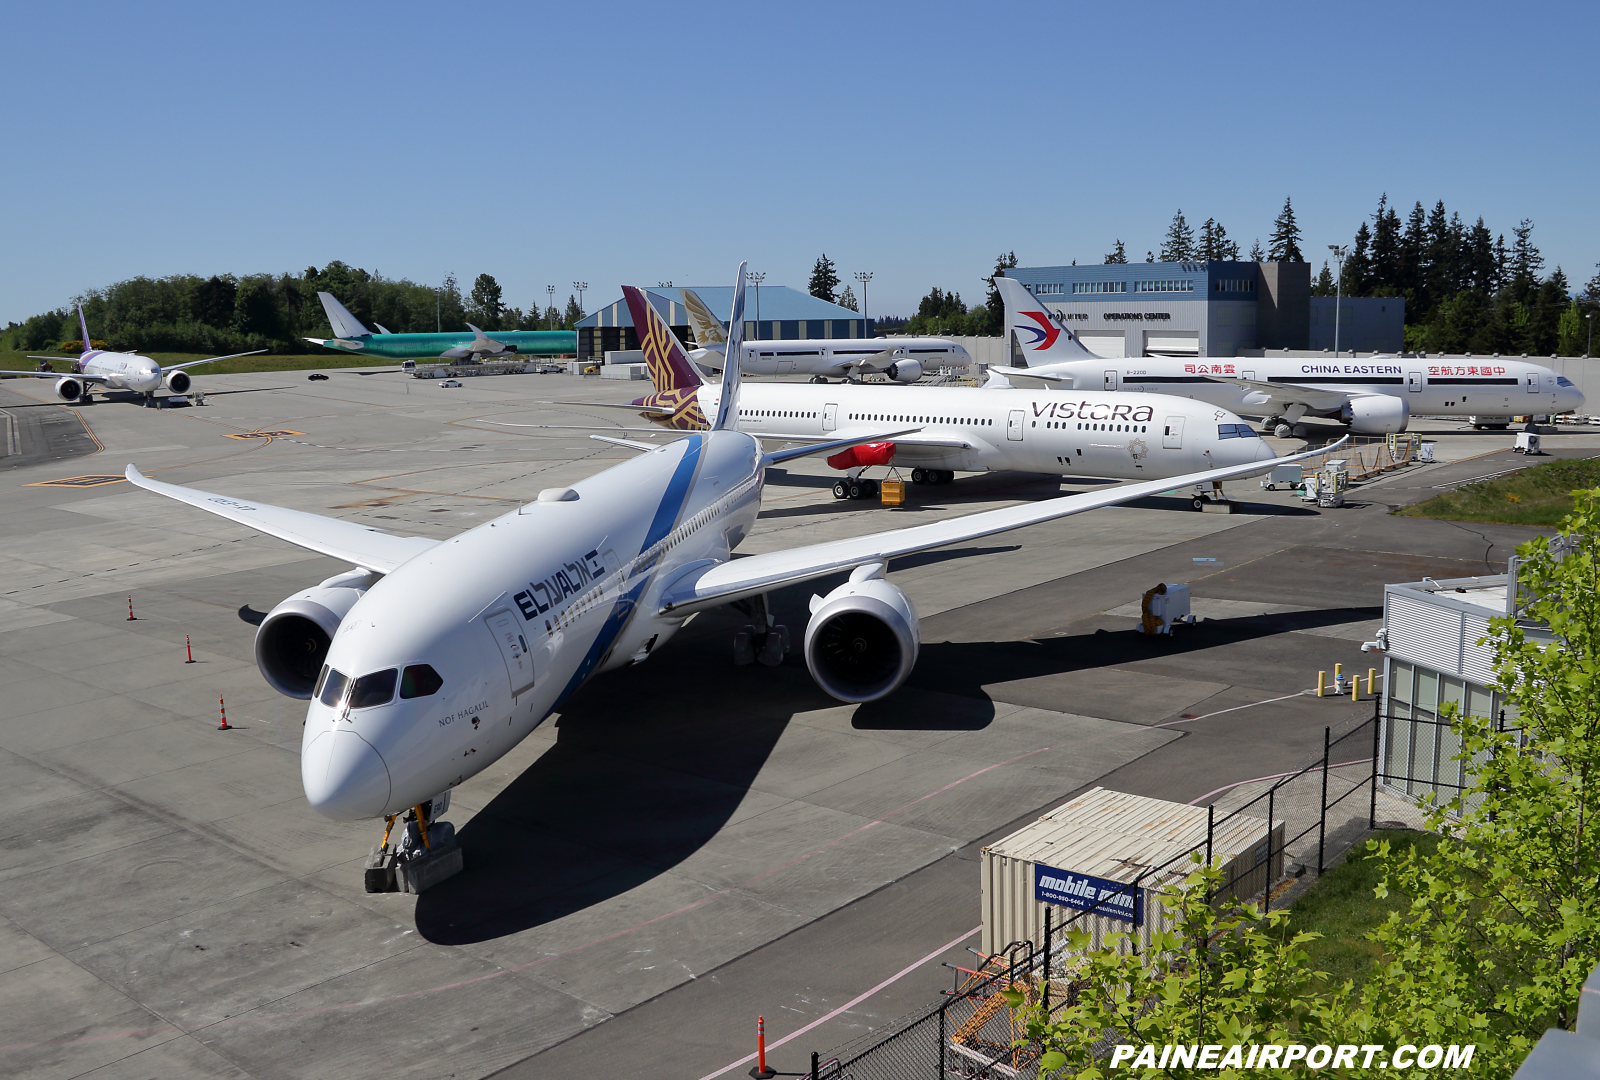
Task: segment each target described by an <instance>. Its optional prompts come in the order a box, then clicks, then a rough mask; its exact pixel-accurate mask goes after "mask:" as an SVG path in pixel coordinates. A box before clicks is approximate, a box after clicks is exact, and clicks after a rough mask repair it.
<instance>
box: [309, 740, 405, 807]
mask: <svg viewBox="0 0 1600 1080" xmlns="http://www.w3.org/2000/svg"><path fill="white" fill-rule="evenodd" d="M300 783H301V784H302V785H303V786H304V787H305V791H306V801H307V802H309V803H310V804H311V808H312V809H313V810H315V811H316V812H317V813H319V814H321V815H323V816H324V817H331V818H334V819H335V820H337V821H361V820H363V819H365V818H373V817H380V816H382V814H383V811H384V808H385V807H386V806H387V805H388V803H389V768H388V766H387V765H385V764H384V761H383V758H382V756H380V755H379V753H378V752H377V751H376V750H374V749H373V748H372V745H371V744H370V743H368V742H367V740H365V739H363V738H362V737H361V736H360V735H358V734H356V733H355V732H354V731H351V730H350V729H349V728H348V727H343V726H340V727H336V728H334V729H333V730H331V731H324V732H322V733H321V734H320V735H318V736H317V737H316V738H314V739H312V740H311V742H310V744H308V745H307V746H306V748H305V749H304V750H303V751H302V752H301V755H300Z"/></svg>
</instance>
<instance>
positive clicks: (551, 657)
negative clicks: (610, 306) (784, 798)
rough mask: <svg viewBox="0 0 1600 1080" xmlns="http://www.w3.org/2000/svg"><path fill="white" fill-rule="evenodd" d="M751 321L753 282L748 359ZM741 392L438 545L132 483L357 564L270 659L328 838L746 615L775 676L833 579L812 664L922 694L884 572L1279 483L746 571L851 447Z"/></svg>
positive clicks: (862, 687)
mask: <svg viewBox="0 0 1600 1080" xmlns="http://www.w3.org/2000/svg"><path fill="white" fill-rule="evenodd" d="M743 307H744V267H743V266H742V265H741V266H740V268H739V277H738V280H737V285H736V287H735V289H734V294H733V311H732V315H733V318H732V321H731V326H732V330H731V335H730V341H729V344H730V347H731V348H730V355H734V356H737V355H738V349H737V346H738V343H739V337H740V333H741V330H742V327H743ZM643 346H644V349H645V351H646V352H647V353H654V354H655V355H657V356H658V357H659V356H662V355H665V351H666V350H669V349H675V348H676V347H677V343H676V340H675V339H674V338H673V337H672V335H671V333H670V332H666V333H662V332H661V331H660V330H659V328H657V327H656V326H653V325H652V326H650V327H649V332H648V333H647V334H646V335H645V339H644V342H643ZM739 390H740V387H739V375H738V370H737V366H736V365H732V364H730V365H728V367H727V369H726V370H725V371H724V373H723V380H722V392H721V395H720V398H719V401H718V405H717V409H716V412H715V413H714V414H713V415H712V417H711V418H710V419H711V423H710V429H709V430H707V431H697V432H690V433H687V434H685V435H684V436H683V437H682V438H681V439H677V440H675V441H672V442H669V443H667V444H665V445H654V444H646V443H632V442H629V441H628V440H623V439H611V440H610V441H612V442H616V443H620V444H622V445H624V446H629V447H631V448H632V449H636V450H638V451H639V454H638V456H637V457H635V458H632V459H630V460H628V461H625V462H623V463H621V464H619V465H616V466H613V467H612V468H609V469H606V470H605V471H603V472H600V473H597V474H596V475H594V476H592V477H590V478H588V479H587V480H582V481H579V482H578V483H576V484H574V485H573V486H572V487H569V488H550V489H547V490H544V491H541V492H540V493H539V495H538V499H537V501H535V502H532V503H530V504H528V505H527V506H524V507H521V508H519V509H518V510H516V511H513V512H509V513H506V514H503V515H501V516H500V517H497V518H495V519H494V520H493V521H488V522H485V523H483V524H481V525H479V526H477V527H476V528H473V529H471V530H468V531H467V532H464V533H461V534H460V535H458V536H455V537H452V538H451V539H449V540H445V541H435V540H428V539H423V538H421V537H406V536H394V535H390V534H387V533H383V532H379V531H377V530H374V529H371V528H369V527H367V526H364V525H358V524H356V523H354V522H349V521H340V520H337V519H334V518H328V517H323V516H320V515H317V514H310V513H304V512H301V511H297V510H289V509H284V508H281V507H274V506H267V505H265V504H262V503H258V502H255V501H253V500H249V499H235V498H229V497H227V496H223V495H214V494H211V493H209V492H205V491H198V490H195V489H193V488H186V487H178V486H175V485H172V484H166V483H161V482H158V481H154V480H149V479H146V478H145V477H144V476H142V475H141V474H140V473H139V471H138V470H137V469H135V468H134V467H133V466H132V465H129V466H128V469H127V476H128V479H129V480H131V481H132V482H133V483H134V484H137V485H138V486H140V487H143V488H146V489H148V490H150V491H153V492H156V493H158V494H161V495H165V496H168V497H170V498H173V499H176V500H178V501H180V502H184V503H187V504H189V505H191V506H194V507H197V508H199V509H202V510H206V511H209V512H210V513H213V514H217V515H220V516H221V517H224V518H227V519H229V520H231V521H235V522H238V523H240V524H243V525H246V526H248V527H250V528H252V529H255V530H257V531H259V532H263V533H266V534H268V535H271V536H276V537H279V538H280V539H283V540H287V541H289V542H290V543H293V544H297V545H299V546H301V547H303V548H307V549H309V550H311V551H316V552H319V553H321V554H324V555H330V556H333V557H335V558H338V559H343V560H348V561H349V562H350V563H351V564H353V568H352V569H351V570H350V571H349V572H347V573H343V574H340V575H338V576H336V577H332V578H329V579H328V580H326V581H324V582H322V583H321V584H320V585H317V586H315V587H314V588H311V589H307V590H305V591H304V592H301V593H297V594H296V595H294V596H292V597H290V598H289V599H287V600H285V601H284V602H283V603H281V604H279V605H278V606H277V607H275V608H274V609H273V610H272V611H271V612H270V613H269V614H268V615H267V617H266V618H265V619H264V620H263V621H262V623H261V626H260V628H259V630H258V631H257V634H256V641H255V654H256V662H257V664H258V665H259V666H260V669H261V672H262V674H263V675H264V676H265V677H266V679H267V681H268V682H269V683H270V684H271V685H272V686H273V687H275V688H276V689H277V690H279V691H280V692H282V693H284V694H287V695H289V696H291V697H298V698H304V699H306V700H307V701H308V706H307V714H306V723H305V732H304V736H303V739H302V744H301V779H302V782H303V784H304V787H305V793H306V798H307V799H308V800H309V801H310V803H311V805H312V806H313V807H314V808H315V809H316V810H317V811H319V812H320V813H322V814H325V815H327V816H329V817H333V818H340V819H347V820H359V819H363V818H375V817H386V816H391V815H395V814H398V813H401V812H402V811H404V810H406V809H407V808H416V807H423V806H424V805H425V804H430V801H431V800H432V799H433V798H434V797H436V796H442V795H444V794H445V793H447V792H448V791H449V790H450V789H451V788H453V787H455V786H456V785H458V784H460V783H461V782H462V781H464V780H466V779H467V778H468V777H470V776H472V775H474V774H476V773H478V772H480V771H482V770H483V769H484V768H485V767H486V766H488V765H489V764H491V763H492V762H494V761H495V760H496V759H497V758H499V757H500V756H501V755H503V754H505V753H506V752H507V751H508V750H510V749H511V748H512V747H514V746H516V745H517V743H518V742H520V741H521V740H522V739H523V737H524V736H526V735H527V734H528V733H529V732H530V731H532V730H533V729H534V728H536V727H538V726H539V724H540V723H541V722H543V721H544V719H545V718H546V717H547V716H549V715H550V714H551V712H552V711H553V710H555V709H557V708H559V707H560V706H561V704H562V702H564V701H565V700H566V699H567V698H568V696H569V695H571V694H572V693H573V691H575V690H576V689H577V688H578V687H580V686H582V685H583V684H584V682H585V681H587V680H588V679H591V678H593V677H595V676H596V675H597V674H599V673H601V672H604V671H606V670H608V669H612V668H619V667H622V666H625V665H628V664H636V663H641V662H643V661H645V660H647V659H648V658H649V657H650V656H651V655H653V654H654V653H656V652H659V651H660V650H661V649H662V648H663V647H664V646H665V645H666V644H667V642H668V641H669V640H670V639H671V638H672V636H673V634H675V633H676V632H677V631H678V630H679V628H681V627H682V626H683V624H684V622H685V620H686V619H687V618H688V617H689V616H690V615H692V614H693V613H695V612H697V611H700V610H703V609H706V608H711V607H715V606H718V605H722V604H728V603H731V602H733V601H739V600H743V601H745V602H746V603H748V604H750V605H751V606H752V608H753V610H754V612H755V618H754V624H755V627H759V630H754V628H752V629H753V633H751V634H746V635H742V636H741V639H738V640H736V642H735V646H736V659H743V660H750V659H759V660H761V661H763V662H765V663H768V664H776V663H778V662H780V661H781V660H782V658H783V654H784V652H785V651H786V649H787V647H788V640H789V635H788V632H787V630H786V629H785V628H783V627H778V626H774V625H772V622H771V618H770V616H769V615H768V614H767V606H766V602H765V597H766V595H767V594H768V593H769V592H771V591H772V590H774V589H780V588H783V587H785V586H789V585H796V584H799V583H802V582H807V581H812V580H815V579H817V578H822V577H826V576H828V575H832V574H839V573H845V574H848V580H847V581H846V582H845V583H844V584H842V585H839V586H838V587H837V588H835V589H833V590H832V591H830V592H829V593H828V595H826V596H819V597H816V598H815V599H813V600H812V602H811V618H810V622H809V625H808V626H807V627H806V630H805V634H804V644H803V649H804V654H805V659H806V664H807V666H808V667H809V669H810V671H811V674H812V676H813V677H814V678H815V679H816V681H817V683H818V684H819V685H820V686H821V687H822V688H823V689H825V690H826V691H827V692H828V693H830V694H832V695H833V696H834V697H836V698H839V699H840V700H842V701H852V702H860V701H870V700H873V699H875V698H880V697H883V696H884V695H885V694H888V693H890V692H892V691H893V690H895V688H897V687H898V686H900V684H901V683H902V682H904V681H905V679H906V677H907V676H908V675H909V674H910V673H911V669H912V665H913V664H915V663H916V660H917V653H918V649H919V647H920V641H921V638H920V633H919V630H918V622H917V613H916V610H915V608H913V607H912V604H911V602H910V600H908V599H907V598H906V596H905V595H904V594H903V593H902V592H901V591H900V590H899V589H898V588H896V587H895V586H894V584H892V583H891V582H890V581H889V580H887V578H886V577H885V570H886V567H887V565H888V562H889V560H890V559H892V558H895V557H897V556H901V555H906V554H909V553H912V552H917V551H923V550H926V549H929V548H936V547H943V546H945V545H949V544H961V543H966V542H969V541H971V540H973V539H976V538H978V537H983V536H990V535H993V534H995V533H1001V532H1005V531H1007V530H1010V529H1017V528H1021V527H1023V526H1027V525H1036V524H1039V523H1041V522H1047V521H1051V520H1054V519H1056V518H1063V517H1067V516H1068V515H1071V514H1078V513H1082V512H1084V511H1086V510H1093V509H1096V508H1098V507H1103V506H1111V505H1114V504H1117V503H1122V502H1127V501H1129V500H1131V499H1137V498H1140V497H1142V496H1145V495H1150V494H1153V493H1156V492H1159V491H1163V490H1166V489H1167V488H1170V487H1172V486H1173V485H1174V484H1175V483H1176V484H1184V483H1187V482H1190V481H1200V480H1212V479H1230V478H1235V477H1242V476H1247V475H1250V474H1252V473H1257V472H1260V471H1262V470H1264V469H1266V468H1268V467H1270V465H1271V464H1272V463H1271V462H1252V463H1249V464H1242V465H1237V466H1233V467H1230V468H1219V469H1211V470H1206V471H1205V472H1203V473H1199V474H1196V475H1194V476H1188V477H1178V478H1175V479H1169V480H1158V481H1152V482H1149V483H1142V484H1132V485H1129V486H1126V487H1118V488H1112V489H1110V490H1101V491H1096V492H1093V493H1091V494H1083V495H1073V496H1068V497H1065V498H1058V499H1050V500H1046V501H1043V502H1037V503H1029V504H1024V505H1019V506H1012V507H1007V508H1004V509H1000V510H991V511H987V512H983V513H977V514H972V515H969V516H966V517H958V518H952V519H949V520H946V521H941V522H936V523H933V524H927V525H917V526H912V527H909V528H901V529H891V530H888V531H885V532H879V533H873V534H870V535H867V536H860V537H855V538H852V539H846V540H835V541H831V542H827V543H820V544H811V545H807V546H804V547H799V548H791V549H789V550H784V551H774V552H769V553H765V554H760V555H753V556H750V557H748V558H743V559H733V558H732V552H733V549H734V548H736V547H737V546H738V545H739V543H740V542H741V541H742V540H743V539H744V538H745V537H746V536H747V535H749V533H750V531H751V529H752V528H753V527H754V526H755V522H756V515H757V513H758V512H759V510H760V508H761V493H762V486H763V482H764V480H765V476H766V472H767V470H768V469H769V468H770V467H771V466H773V465H775V464H777V463H779V462H781V461H784V460H787V459H789V458H791V457H796V456H798V455H801V454H807V453H817V452H822V451H826V450H830V449H835V448H837V447H838V446H840V445H841V443H846V444H847V443H850V442H854V441H855V440H841V443H824V444H821V445H819V446H812V447H805V448H802V449H798V450H785V451H780V452H770V451H768V450H766V449H765V448H764V447H763V446H762V443H761V440H760V439H759V438H758V437H756V436H754V435H749V434H746V433H744V432H741V431H739V430H737V429H736V426H735V420H736V418H737V416H738V410H739ZM892 433H893V432H892V429H889V430H885V431H883V432H881V433H880V435H888V434H892ZM1283 460H1286V461H1294V460H1298V459H1297V458H1286V459H1283ZM968 550H979V549H977V548H969V549H968ZM956 554H960V551H959V550H958V551H957V552H956Z"/></svg>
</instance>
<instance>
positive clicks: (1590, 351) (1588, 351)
mask: <svg viewBox="0 0 1600 1080" xmlns="http://www.w3.org/2000/svg"><path fill="white" fill-rule="evenodd" d="M1584 318H1585V319H1588V320H1589V347H1588V348H1587V349H1585V350H1583V355H1585V356H1593V355H1594V312H1592V311H1591V312H1589V314H1587V315H1585V316H1584Z"/></svg>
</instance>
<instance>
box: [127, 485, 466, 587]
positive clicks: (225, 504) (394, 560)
mask: <svg viewBox="0 0 1600 1080" xmlns="http://www.w3.org/2000/svg"><path fill="white" fill-rule="evenodd" d="M123 475H124V476H126V477H127V478H128V482H129V483H131V484H134V485H135V486H137V487H142V488H144V489H145V490H146V491H153V492H155V493H156V494H157V495H165V496H166V497H167V498H169V499H176V500H177V501H178V502H182V503H188V504H189V505H190V506H194V507H198V508H199V509H201V510H206V511H209V512H211V513H213V514H216V515H217V516H218V517H225V518H227V519H228V520H229V521H236V522H238V523H239V524H240V525H244V526H246V527H248V528H251V529H254V530H256V531H257V532H263V533H266V534H267V535H268V536H276V537H277V538H278V539H279V540H287V541H288V542H289V543H291V544H295V545H297V546H299V547H303V548H305V549H307V550H308V551H315V552H317V553H318V554H319V555H331V556H333V557H334V558H335V559H344V560H346V561H348V562H352V563H355V564H356V565H357V566H360V567H364V568H366V569H368V570H372V571H374V572H376V573H379V574H387V573H388V572H389V571H391V570H393V569H395V568H396V567H398V566H399V565H400V564H401V563H404V562H407V561H408V560H410V559H411V558H413V557H415V556H417V555H420V554H422V553H423V552H424V551H427V550H428V549H429V548H432V547H434V546H435V545H436V544H438V543H439V541H437V540H429V539H427V538H425V537H421V536H395V535H393V534H391V533H386V532H379V531H378V530H377V529H374V528H373V527H372V526H370V525H358V524H356V523H355V522H353V521H341V520H340V519H338V518H331V517H324V516H323V515H321V514H308V513H306V512H305V511H303V510H290V509H287V508H286V507H282V506H268V505H267V504H266V503H256V502H246V501H244V500H242V499H230V498H228V497H227V496H225V495H213V494H212V493H211V492H209V491H201V490H199V489H198V488H189V487H179V486H178V485H177V484H163V483H162V482H161V481H159V480H151V479H149V478H148V477H146V476H145V475H144V474H143V473H141V472H140V471H139V470H138V469H136V468H134V467H133V465H132V464H129V466H128V468H127V471H126V472H125V473H124V474H123Z"/></svg>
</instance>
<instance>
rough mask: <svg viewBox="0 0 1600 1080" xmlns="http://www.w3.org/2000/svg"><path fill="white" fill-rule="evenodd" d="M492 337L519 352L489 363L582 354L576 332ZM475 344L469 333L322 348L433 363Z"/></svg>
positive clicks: (369, 339)
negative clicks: (444, 355)
mask: <svg viewBox="0 0 1600 1080" xmlns="http://www.w3.org/2000/svg"><path fill="white" fill-rule="evenodd" d="M489 336H490V337H491V338H493V339H494V340H496V341H498V342H501V343H503V344H506V345H510V346H512V347H514V348H515V349H516V350H517V351H516V352H515V353H504V354H501V355H499V356H488V357H484V359H486V360H510V359H513V358H515V357H517V356H562V355H576V354H577V352H578V334H577V331H575V330H492V331H489ZM473 340H474V338H473V335H472V333H471V332H470V331H468V332H466V333H461V334H365V335H363V336H361V337H354V338H327V339H326V340H324V341H323V342H322V344H323V345H324V346H325V347H327V348H329V349H333V350H334V351H336V352H342V353H350V354H352V355H356V356H377V357H382V358H383V359H385V360H424V359H427V360H431V359H434V358H435V357H438V356H440V355H441V354H443V353H444V351H445V350H446V349H455V348H459V347H461V346H463V345H471V344H472V342H473Z"/></svg>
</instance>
